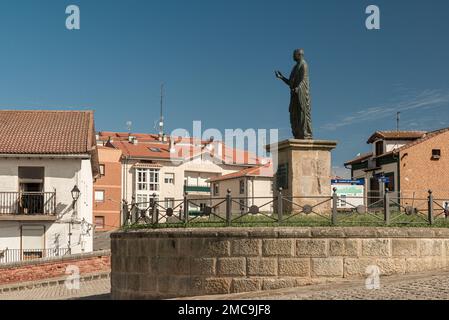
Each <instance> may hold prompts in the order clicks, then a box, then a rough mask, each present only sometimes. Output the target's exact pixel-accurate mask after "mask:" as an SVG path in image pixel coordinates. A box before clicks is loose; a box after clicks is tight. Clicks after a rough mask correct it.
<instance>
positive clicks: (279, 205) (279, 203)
mask: <svg viewBox="0 0 449 320" xmlns="http://www.w3.org/2000/svg"><path fill="white" fill-rule="evenodd" d="M283 200H284V199H283V198H282V188H279V192H278V208H277V211H278V222H279V223H281V222H282V214H283V211H284V208H283Z"/></svg>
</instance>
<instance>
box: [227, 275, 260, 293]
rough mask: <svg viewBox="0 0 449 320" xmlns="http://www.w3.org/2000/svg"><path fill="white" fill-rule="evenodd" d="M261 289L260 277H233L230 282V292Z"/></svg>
mask: <svg viewBox="0 0 449 320" xmlns="http://www.w3.org/2000/svg"><path fill="white" fill-rule="evenodd" d="M261 289H262V279H257V278H234V279H232V283H231V293H239V292H253V291H260V290H261Z"/></svg>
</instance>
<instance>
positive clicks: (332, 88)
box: [0, 0, 449, 172]
mask: <svg viewBox="0 0 449 320" xmlns="http://www.w3.org/2000/svg"><path fill="white" fill-rule="evenodd" d="M70 4H76V5H79V7H80V10H81V30H78V31H69V30H67V29H66V28H65V19H66V14H65V8H66V6H68V5H70ZM369 4H375V5H378V6H379V8H380V10H381V30H376V31H368V30H367V29H366V28H365V19H366V17H367V15H366V14H365V8H366V7H367V6H368V5H369ZM448 34H449V2H448V1H447V0H432V1H399V0H396V1H383V0H371V1H363V0H345V1H339V0H326V1H325V0H321V1H317V0H315V1H311V0H310V1H306V0H303V1H300V0H294V1H287V0H284V1H283V0H280V1H264V0H258V1H256V0H245V1H237V0H209V1H206V0H185V1H181V0H177V1H175V0H163V1H162V0H160V1H149V0H146V1H144V0H141V1H139V0H126V1H125V0H120V1H119V0H117V1H109V0H108V1H106V0H89V1H86V0H83V1H75V0H72V1H65V0H40V1H35V0H28V1H25V0H2V1H1V2H0V39H1V43H2V49H1V50H0V70H1V73H0V87H1V88H2V90H1V93H2V94H1V96H0V107H1V108H9V109H12V108H14V109H15V108H32V109H42V108H44V109H94V110H95V112H96V128H97V130H117V131H126V125H125V123H126V121H128V120H129V121H132V123H133V126H132V127H133V131H135V132H153V131H155V130H154V124H155V122H156V121H157V119H158V116H159V90H160V88H159V87H160V83H161V82H164V83H165V86H166V103H165V108H166V112H165V117H166V126H167V130H168V131H171V130H173V129H176V128H186V129H189V130H191V128H192V121H194V120H201V121H202V123H203V128H218V129H220V130H224V129H226V128H242V129H247V128H255V129H258V128H261V129H263V128H266V129H270V128H279V129H280V138H288V137H290V135H291V132H290V124H289V115H288V102H289V92H288V89H287V88H286V87H285V86H284V85H283V84H282V83H280V82H279V81H277V80H276V79H275V77H274V73H273V71H274V70H275V69H280V70H282V71H283V72H284V74H286V75H288V73H289V71H290V69H291V67H292V65H293V62H292V60H291V53H292V50H293V49H295V48H297V47H303V48H305V52H306V60H307V61H308V63H309V67H310V81H311V90H312V108H313V111H312V113H313V121H314V133H315V137H316V138H322V139H335V140H338V141H339V146H338V148H337V149H336V150H335V152H334V154H333V162H334V166H335V167H341V166H342V163H343V162H344V161H345V160H348V159H350V158H352V157H353V156H355V155H356V154H357V153H358V152H363V151H366V150H367V149H368V145H366V140H367V138H368V136H369V135H370V134H371V133H372V132H374V131H375V130H381V129H394V128H395V126H396V124H395V114H396V112H397V111H401V113H402V116H401V127H402V129H413V130H414V129H423V130H432V129H437V128H441V127H445V126H449V54H448V52H449V41H448ZM338 172H339V171H338Z"/></svg>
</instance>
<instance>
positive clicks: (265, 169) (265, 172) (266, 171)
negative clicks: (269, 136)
mask: <svg viewBox="0 0 449 320" xmlns="http://www.w3.org/2000/svg"><path fill="white" fill-rule="evenodd" d="M242 177H267V178H272V177H273V166H272V164H271V163H268V164H266V165H263V166H256V167H251V168H245V169H242V170H240V171H237V172H233V173H229V174H225V175H222V176H218V177H213V178H210V179H209V182H217V181H223V180H229V179H236V178H242Z"/></svg>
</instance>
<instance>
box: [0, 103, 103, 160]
mask: <svg viewBox="0 0 449 320" xmlns="http://www.w3.org/2000/svg"><path fill="white" fill-rule="evenodd" d="M94 135H95V129H94V114H93V111H42V110H36V111H34V110H33V111H28V110H27V111H18V110H0V154H86V153H91V152H92V150H93V149H95V138H94Z"/></svg>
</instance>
